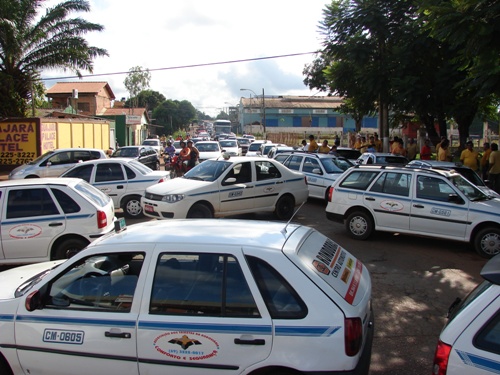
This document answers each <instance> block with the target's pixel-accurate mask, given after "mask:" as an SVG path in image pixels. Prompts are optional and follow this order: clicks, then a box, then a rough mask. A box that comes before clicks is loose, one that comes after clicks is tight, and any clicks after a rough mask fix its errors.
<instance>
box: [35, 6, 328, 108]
mask: <svg viewBox="0 0 500 375" xmlns="http://www.w3.org/2000/svg"><path fill="white" fill-rule="evenodd" d="M47 3H49V4H55V3H58V1H54V0H50V1H48V2H47ZM325 4H326V2H324V1H318V0H310V1H308V2H307V3H305V2H290V1H285V0H272V1H269V0H254V1H252V2H248V3H242V2H238V1H232V0H212V1H206V0H184V1H182V2H180V1H179V2H177V1H169V0H166V1H161V2H159V1H154V0H142V1H140V2H137V1H132V0H122V1H117V0H92V1H91V9H92V11H91V12H90V13H84V14H78V15H79V16H81V17H83V18H85V19H87V20H89V21H92V22H96V23H99V24H101V25H103V26H104V27H105V30H104V31H103V32H102V33H92V34H89V35H87V36H86V38H87V40H88V41H89V43H90V44H91V45H94V46H98V47H101V48H105V49H106V50H108V52H109V55H110V56H109V57H103V58H98V59H96V60H95V64H94V74H107V75H103V76H93V77H86V78H85V80H86V81H107V82H108V83H109V84H110V86H111V88H112V90H113V91H114V93H115V95H116V97H117V98H118V99H119V98H121V97H128V96H129V94H128V92H127V91H126V90H125V86H124V84H123V81H124V80H125V78H126V75H125V74H111V73H119V72H128V71H129V69H130V68H132V67H135V66H141V67H143V68H144V69H146V68H147V69H150V70H153V69H162V68H172V67H181V66H187V65H197V64H209V63H217V62H226V61H234V60H245V59H252V58H263V57H268V56H278V55H289V54H297V53H305V52H312V51H315V50H318V49H319V48H321V37H320V34H319V30H318V25H319V22H320V21H321V19H322V10H323V9H324V7H325ZM313 58H314V55H312V54H306V55H301V56H293V57H282V58H276V59H271V60H258V61H249V62H238V63H234V64H220V65H212V66H200V67H192V68H183V69H181V68H179V69H165V70H159V71H152V72H151V77H152V79H151V87H150V88H151V89H152V90H155V91H158V92H160V93H162V94H163V95H164V96H165V97H167V98H169V99H175V100H188V101H190V102H191V103H192V104H193V105H194V106H195V107H197V108H198V109H200V110H201V111H202V112H205V113H207V114H210V115H215V114H217V113H219V112H220V110H221V108H225V107H227V106H228V105H227V104H226V103H231V104H236V103H237V102H238V101H239V99H240V97H242V96H248V95H249V92H243V91H240V88H249V89H252V90H253V91H255V92H256V93H257V94H259V95H260V94H261V93H262V88H264V89H265V93H266V95H309V94H310V91H309V90H308V88H307V87H305V85H304V84H303V79H304V77H303V75H302V70H303V68H304V65H305V64H308V63H311V62H312V61H313ZM72 75H73V73H72V72H68V71H66V72H62V71H46V72H43V74H42V77H44V78H49V77H68V76H72ZM61 80H62V79H61ZM69 80H74V78H72V79H69ZM55 82H57V80H48V81H46V82H45V83H46V86H47V87H50V86H52V85H53V84H54V83H55Z"/></svg>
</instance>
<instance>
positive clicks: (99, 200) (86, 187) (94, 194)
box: [75, 181, 111, 207]
mask: <svg viewBox="0 0 500 375" xmlns="http://www.w3.org/2000/svg"><path fill="white" fill-rule="evenodd" d="M75 190H77V191H78V192H80V193H81V194H82V195H83V196H84V197H86V198H87V199H88V200H89V201H91V202H93V203H94V204H96V205H97V206H98V207H104V206H106V205H107V204H108V203H109V202H110V201H111V198H110V197H108V196H107V195H106V194H104V193H103V192H102V191H100V190H99V189H96V188H95V187H93V186H92V185H90V184H88V183H86V182H85V181H81V182H79V183H78V184H76V185H75Z"/></svg>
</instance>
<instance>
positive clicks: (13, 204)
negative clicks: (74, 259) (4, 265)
mask: <svg viewBox="0 0 500 375" xmlns="http://www.w3.org/2000/svg"><path fill="white" fill-rule="evenodd" d="M5 194H6V196H5V198H4V202H6V204H5V203H4V205H3V207H2V210H3V212H2V225H1V229H0V231H1V238H2V247H3V253H4V256H5V259H13V258H15V259H26V260H27V261H28V260H29V259H30V258H46V257H48V255H49V254H48V253H49V248H50V245H51V243H52V241H53V239H54V238H55V237H57V236H58V235H59V234H60V233H62V232H64V230H65V228H66V217H65V215H64V213H62V212H60V211H59V208H58V207H57V205H56V203H55V202H54V199H53V195H52V194H51V192H50V191H49V190H48V189H47V188H46V187H45V186H26V187H22V188H15V187H12V188H9V189H6V190H5ZM29 243H31V244H32V245H28V244H29ZM33 243H36V246H35V245H33Z"/></svg>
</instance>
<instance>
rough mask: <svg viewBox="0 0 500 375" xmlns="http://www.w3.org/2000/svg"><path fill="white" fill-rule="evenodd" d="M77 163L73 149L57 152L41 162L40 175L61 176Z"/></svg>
mask: <svg viewBox="0 0 500 375" xmlns="http://www.w3.org/2000/svg"><path fill="white" fill-rule="evenodd" d="M73 165H75V162H74V161H73V155H72V152H71V151H59V152H55V153H54V154H53V155H52V156H51V157H49V158H48V159H47V160H45V161H44V162H43V163H41V164H40V167H41V168H39V170H38V172H39V173H38V175H39V176H40V177H59V176H60V175H61V174H63V173H64V172H66V171H67V170H68V169H69V168H71V167H72V166H73Z"/></svg>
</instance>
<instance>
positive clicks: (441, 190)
mask: <svg viewBox="0 0 500 375" xmlns="http://www.w3.org/2000/svg"><path fill="white" fill-rule="evenodd" d="M414 184H415V199H414V200H413V202H412V206H411V216H410V230H411V231H413V232H415V233H421V234H423V235H425V234H429V235H439V236H440V237H443V238H451V239H456V238H461V239H462V238H464V236H465V231H466V229H467V218H468V211H469V209H468V204H467V202H466V201H465V200H464V199H463V198H462V196H461V195H460V194H459V193H458V192H457V191H456V190H455V189H454V188H453V186H452V185H451V184H450V183H449V182H448V180H446V179H444V178H438V177H432V176H428V175H417V178H416V180H415V182H414ZM450 194H452V195H456V196H457V199H455V200H453V201H450Z"/></svg>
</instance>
